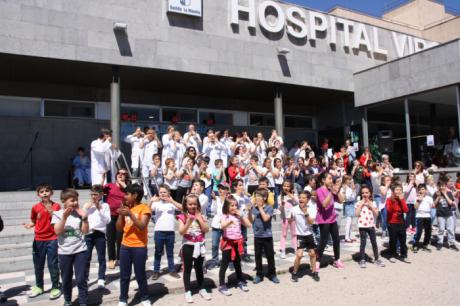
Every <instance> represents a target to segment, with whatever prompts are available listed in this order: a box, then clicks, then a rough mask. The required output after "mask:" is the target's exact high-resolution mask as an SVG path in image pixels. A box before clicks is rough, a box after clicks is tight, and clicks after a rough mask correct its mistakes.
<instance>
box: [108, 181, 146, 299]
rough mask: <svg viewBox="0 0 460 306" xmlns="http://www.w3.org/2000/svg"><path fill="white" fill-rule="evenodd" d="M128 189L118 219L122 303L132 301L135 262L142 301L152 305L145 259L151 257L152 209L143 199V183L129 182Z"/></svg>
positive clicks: (135, 272)
mask: <svg viewBox="0 0 460 306" xmlns="http://www.w3.org/2000/svg"><path fill="white" fill-rule="evenodd" d="M125 192H126V195H125V202H124V204H123V206H122V207H120V208H119V209H118V213H119V217H118V220H117V230H118V231H123V240H122V242H121V249H120V302H119V303H118V306H127V305H128V292H129V281H130V279H131V269H132V266H134V275H135V276H136V281H137V285H138V287H139V295H140V298H141V300H142V305H143V306H150V305H151V304H150V301H149V294H148V290H147V275H146V273H145V262H146V261H147V242H148V224H149V220H150V216H151V214H152V213H151V211H150V208H149V206H148V205H146V204H142V203H141V201H142V198H143V197H144V190H143V188H142V187H141V186H140V185H138V184H133V185H129V186H128V187H126V189H125Z"/></svg>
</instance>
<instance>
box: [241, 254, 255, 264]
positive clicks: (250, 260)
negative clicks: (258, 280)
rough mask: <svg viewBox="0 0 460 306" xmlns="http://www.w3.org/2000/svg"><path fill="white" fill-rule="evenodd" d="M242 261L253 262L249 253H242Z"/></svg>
mask: <svg viewBox="0 0 460 306" xmlns="http://www.w3.org/2000/svg"><path fill="white" fill-rule="evenodd" d="M243 261H244V262H246V263H252V262H254V260H252V259H251V257H250V256H249V255H243Z"/></svg>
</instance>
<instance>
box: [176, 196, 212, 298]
mask: <svg viewBox="0 0 460 306" xmlns="http://www.w3.org/2000/svg"><path fill="white" fill-rule="evenodd" d="M182 211H183V214H181V215H178V216H177V220H179V234H181V235H182V237H183V238H182V250H181V254H182V260H183V263H184V275H183V278H184V288H185V301H186V302H187V303H193V298H192V291H191V286H190V274H191V272H192V268H195V274H196V280H197V283H198V288H199V293H200V295H201V296H202V297H203V298H204V299H205V300H208V301H209V300H211V296H210V295H209V293H208V292H207V291H206V289H204V288H203V281H204V276H203V275H204V273H203V262H204V258H205V255H206V248H205V246H204V236H205V234H206V233H207V232H208V231H209V226H208V223H207V222H206V217H205V216H203V215H202V214H201V205H200V200H199V198H198V196H197V195H196V194H193V193H191V194H189V195H188V196H186V197H185V200H184V204H183V208H182Z"/></svg>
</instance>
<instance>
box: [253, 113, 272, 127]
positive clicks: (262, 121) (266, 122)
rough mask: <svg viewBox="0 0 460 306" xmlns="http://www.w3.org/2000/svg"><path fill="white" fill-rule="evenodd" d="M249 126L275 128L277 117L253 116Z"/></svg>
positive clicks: (266, 115)
mask: <svg viewBox="0 0 460 306" xmlns="http://www.w3.org/2000/svg"><path fill="white" fill-rule="evenodd" d="M249 124H250V125H256V126H274V125H275V117H274V116H273V115H268V114H251V115H250V116H249Z"/></svg>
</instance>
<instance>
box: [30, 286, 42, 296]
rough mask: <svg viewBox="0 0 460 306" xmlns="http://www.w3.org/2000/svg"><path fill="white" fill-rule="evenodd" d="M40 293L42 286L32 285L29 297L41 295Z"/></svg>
mask: <svg viewBox="0 0 460 306" xmlns="http://www.w3.org/2000/svg"><path fill="white" fill-rule="evenodd" d="M42 294H43V289H42V288H40V287H37V286H33V287H32V288H31V289H30V293H29V297H30V298H34V297H37V296H39V295H42Z"/></svg>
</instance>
